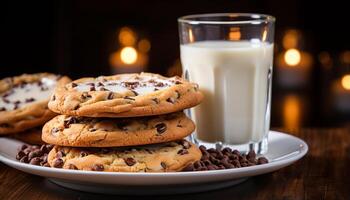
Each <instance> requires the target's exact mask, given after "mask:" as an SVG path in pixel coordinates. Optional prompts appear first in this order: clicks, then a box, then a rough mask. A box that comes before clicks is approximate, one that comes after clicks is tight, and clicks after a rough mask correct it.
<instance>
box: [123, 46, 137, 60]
mask: <svg viewBox="0 0 350 200" xmlns="http://www.w3.org/2000/svg"><path fill="white" fill-rule="evenodd" d="M120 59H121V61H122V62H123V63H125V64H133V63H135V62H136V60H137V51H136V49H135V48H133V47H124V48H123V49H122V50H121V51H120Z"/></svg>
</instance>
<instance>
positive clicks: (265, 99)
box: [178, 13, 275, 154]
mask: <svg viewBox="0 0 350 200" xmlns="http://www.w3.org/2000/svg"><path fill="white" fill-rule="evenodd" d="M178 22H179V34H180V44H181V45H180V51H181V63H182V67H183V75H184V77H185V78H186V79H188V80H190V81H193V82H196V83H198V84H199V88H200V90H201V91H202V92H203V93H204V96H205V97H204V100H203V102H202V103H201V104H200V105H199V106H197V107H195V108H192V109H191V110H188V115H190V117H191V118H192V119H193V120H194V122H195V123H196V126H197V128H196V131H195V133H194V134H193V137H192V138H193V142H196V143H212V144H215V145H216V146H217V147H224V146H229V147H232V148H235V149H238V150H240V151H242V152H247V151H249V150H255V152H257V153H259V154H262V153H265V152H266V151H267V146H268V145H267V137H268V132H269V127H270V104H271V78H272V64H273V38H274V22H275V18H274V17H272V16H269V15H262V14H249V13H223V14H201V15H189V16H184V17H181V18H179V19H178Z"/></svg>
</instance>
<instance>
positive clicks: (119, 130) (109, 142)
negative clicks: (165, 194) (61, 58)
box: [42, 73, 203, 172]
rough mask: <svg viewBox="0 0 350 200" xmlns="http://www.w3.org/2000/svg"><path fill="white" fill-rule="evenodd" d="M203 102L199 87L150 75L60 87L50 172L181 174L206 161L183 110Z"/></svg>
mask: <svg viewBox="0 0 350 200" xmlns="http://www.w3.org/2000/svg"><path fill="white" fill-rule="evenodd" d="M202 98H203V95H202V93H201V92H200V91H199V90H198V85H197V84H194V83H190V82H188V81H185V80H183V79H181V78H179V77H172V78H166V77H163V76H160V75H156V74H151V73H141V74H121V75H115V76H101V77H97V78H82V79H78V80H76V81H73V82H71V83H69V84H66V85H64V86H61V87H57V88H56V90H55V92H54V94H53V95H52V97H51V100H50V101H49V104H48V105H49V108H50V109H51V110H52V111H54V112H56V113H59V114H61V115H58V116H56V117H55V118H53V119H52V120H51V121H49V122H48V123H46V124H45V126H44V127H43V135H42V139H43V140H44V141H45V142H47V143H49V144H54V145H55V146H54V148H53V149H52V150H51V151H50V153H49V155H48V163H49V164H50V166H51V167H56V168H65V169H75V170H92V171H118V172H121V171H122V172H166V171H181V170H182V169H183V168H185V167H186V166H188V165H189V164H191V163H194V162H196V161H198V160H200V159H201V156H202V154H201V151H200V150H199V149H198V148H197V147H196V146H195V145H194V144H192V143H190V142H188V141H186V140H185V139H184V138H185V137H186V136H188V135H190V134H191V133H192V132H193V131H194V129H195V125H194V123H193V122H192V121H191V120H190V119H189V118H187V117H186V116H185V114H184V113H183V109H186V108H190V107H193V106H196V105H198V104H199V103H200V102H201V100H202Z"/></svg>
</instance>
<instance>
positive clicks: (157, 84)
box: [154, 82, 165, 87]
mask: <svg viewBox="0 0 350 200" xmlns="http://www.w3.org/2000/svg"><path fill="white" fill-rule="evenodd" d="M154 86H156V87H164V86H165V84H164V83H163V82H156V83H155V84H154Z"/></svg>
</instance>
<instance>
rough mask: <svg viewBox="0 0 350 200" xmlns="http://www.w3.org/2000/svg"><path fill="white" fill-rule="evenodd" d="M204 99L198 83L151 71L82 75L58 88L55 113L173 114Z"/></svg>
mask: <svg viewBox="0 0 350 200" xmlns="http://www.w3.org/2000/svg"><path fill="white" fill-rule="evenodd" d="M202 99H203V95H202V93H201V92H200V91H199V90H198V85H197V84H194V83H190V82H187V81H185V80H183V79H181V78H179V77H172V78H166V77H163V76H160V75H157V74H152V73H140V74H120V75H114V76H101V77H97V78H82V79H78V80H76V81H73V82H72V83H70V84H67V85H65V86H62V87H58V88H57V89H56V90H55V94H54V96H53V98H52V99H51V100H50V102H49V108H50V109H51V110H53V111H54V112H57V113H60V114H66V115H74V116H87V117H135V116H150V115H160V114H166V113H172V112H176V111H180V110H183V109H185V108H190V107H193V106H195V105H197V104H199V103H200V102H201V101H202Z"/></svg>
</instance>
